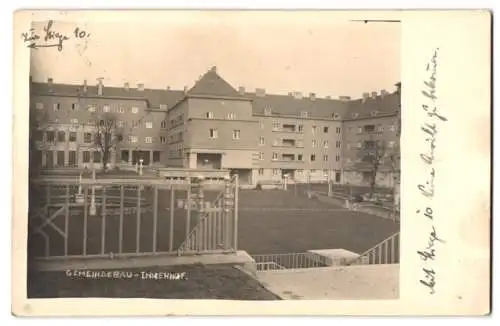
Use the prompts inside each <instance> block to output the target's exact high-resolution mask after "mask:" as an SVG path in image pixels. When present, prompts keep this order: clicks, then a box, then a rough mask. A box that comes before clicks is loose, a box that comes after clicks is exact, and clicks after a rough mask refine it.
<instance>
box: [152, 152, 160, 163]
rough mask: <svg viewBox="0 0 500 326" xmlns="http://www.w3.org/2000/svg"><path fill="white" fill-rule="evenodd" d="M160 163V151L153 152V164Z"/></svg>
mask: <svg viewBox="0 0 500 326" xmlns="http://www.w3.org/2000/svg"><path fill="white" fill-rule="evenodd" d="M158 162H160V151H153V163H158Z"/></svg>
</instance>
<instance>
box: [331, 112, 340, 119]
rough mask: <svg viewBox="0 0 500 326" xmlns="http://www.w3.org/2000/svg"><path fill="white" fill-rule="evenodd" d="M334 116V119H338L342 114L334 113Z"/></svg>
mask: <svg viewBox="0 0 500 326" xmlns="http://www.w3.org/2000/svg"><path fill="white" fill-rule="evenodd" d="M332 117H333V119H335V120H338V119H340V114H338V113H334V114H332Z"/></svg>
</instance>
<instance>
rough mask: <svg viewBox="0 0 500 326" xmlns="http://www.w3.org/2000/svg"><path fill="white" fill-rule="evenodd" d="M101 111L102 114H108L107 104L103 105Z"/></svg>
mask: <svg viewBox="0 0 500 326" xmlns="http://www.w3.org/2000/svg"><path fill="white" fill-rule="evenodd" d="M102 111H103V112H109V105H107V104H106V105H104V106H103V107H102Z"/></svg>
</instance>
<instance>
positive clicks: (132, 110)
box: [130, 107, 139, 114]
mask: <svg viewBox="0 0 500 326" xmlns="http://www.w3.org/2000/svg"><path fill="white" fill-rule="evenodd" d="M130 111H131V112H132V113H134V114H136V113H138V112H139V108H138V107H132V108H131V109H130Z"/></svg>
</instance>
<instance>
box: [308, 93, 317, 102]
mask: <svg viewBox="0 0 500 326" xmlns="http://www.w3.org/2000/svg"><path fill="white" fill-rule="evenodd" d="M309 98H310V99H311V100H313V101H314V100H315V99H316V93H309Z"/></svg>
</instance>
